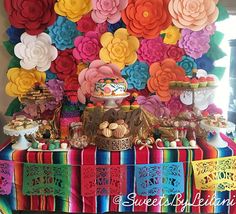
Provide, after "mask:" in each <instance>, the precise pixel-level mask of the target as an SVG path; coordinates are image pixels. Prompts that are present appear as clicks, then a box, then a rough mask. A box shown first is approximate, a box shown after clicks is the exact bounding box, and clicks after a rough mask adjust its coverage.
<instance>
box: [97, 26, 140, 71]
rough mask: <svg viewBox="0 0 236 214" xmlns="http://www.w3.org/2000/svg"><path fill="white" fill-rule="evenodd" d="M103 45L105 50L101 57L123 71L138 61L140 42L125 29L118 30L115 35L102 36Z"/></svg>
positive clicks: (102, 50) (108, 33)
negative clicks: (126, 66)
mask: <svg viewBox="0 0 236 214" xmlns="http://www.w3.org/2000/svg"><path fill="white" fill-rule="evenodd" d="M101 44H102V46H103V48H102V49H101V50H100V53H99V56H100V58H101V59H102V60H103V61H104V62H106V63H113V64H116V65H117V66H118V67H119V68H120V69H122V68H124V67H125V65H130V64H133V63H134V62H135V61H136V60H137V53H136V51H137V50H138V48H139V40H138V39H137V38H136V37H135V36H130V35H129V33H128V31H127V29H125V28H120V29H118V30H117V31H116V32H115V33H114V35H113V34H112V33H110V32H106V33H104V34H103V35H102V36H101Z"/></svg>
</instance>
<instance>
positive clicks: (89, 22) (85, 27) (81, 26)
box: [76, 13, 97, 33]
mask: <svg viewBox="0 0 236 214" xmlns="http://www.w3.org/2000/svg"><path fill="white" fill-rule="evenodd" d="M76 24H77V29H78V30H79V31H80V32H84V33H86V32H89V31H94V30H95V28H96V26H97V24H96V23H95V22H94V21H93V19H92V18H91V13H89V14H86V15H84V16H83V17H82V18H81V19H80V20H79V21H78V22H77V23H76Z"/></svg>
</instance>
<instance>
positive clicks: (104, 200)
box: [0, 136, 236, 214]
mask: <svg viewBox="0 0 236 214" xmlns="http://www.w3.org/2000/svg"><path fill="white" fill-rule="evenodd" d="M224 138H225V140H226V141H227V142H228V143H229V148H223V149H215V148H213V147H211V146H209V145H208V144H206V142H205V141H203V140H199V143H198V144H199V145H200V147H201V149H195V150H194V149H193V150H159V149H156V148H154V149H147V148H144V149H143V150H139V148H138V147H134V148H133V149H130V150H127V151H121V152H107V151H102V150H97V149H96V148H95V147H88V148H86V149H84V150H76V149H71V150H70V151H69V152H68V153H66V152H27V151H13V150H12V149H11V145H9V146H8V147H6V148H5V149H4V150H3V151H1V152H0V159H1V160H13V161H14V163H15V164H14V167H15V170H14V185H13V188H12V192H11V194H10V195H9V196H1V199H2V200H1V201H0V203H4V202H3V201H5V202H6V203H5V204H4V206H3V205H2V207H6V206H7V205H8V207H9V206H10V207H11V209H12V210H32V211H44V210H46V211H63V212H75V213H81V212H87V213H98V212H108V211H110V212H139V211H142V212H167V213H172V212H190V213H200V212H205V213H209V212H211V213H216V212H220V213H236V206H232V207H227V206H219V207H214V206H207V207H199V206H186V207H183V205H178V206H171V205H169V206H161V205H160V204H157V205H155V206H147V205H146V204H145V203H142V202H143V201H144V200H145V199H146V200H152V201H154V200H158V199H160V196H152V197H148V196H138V195H137V196H136V198H135V200H136V201H135V202H136V203H139V204H138V205H136V206H135V205H133V204H132V203H131V201H129V200H128V194H129V193H136V186H135V176H134V175H135V164H147V163H167V162H183V163H184V173H185V174H184V177H185V192H184V193H182V194H181V196H182V199H183V200H184V201H188V202H192V203H193V202H195V204H197V203H198V202H199V200H200V197H197V195H198V194H201V198H203V199H207V197H209V195H210V196H212V195H213V194H214V192H210V191H199V190H197V189H196V188H195V184H194V177H193V170H192V165H191V161H192V160H202V159H209V158H217V157H225V156H232V155H235V153H236V144H234V143H233V142H232V141H231V140H230V139H228V138H226V137H225V136H224ZM21 162H29V163H47V164H70V165H72V176H71V189H70V192H71V194H70V196H69V197H58V196H55V197H53V196H24V195H23V194H22V182H23V181H22V178H23V176H22V175H23V164H22V163H21ZM95 164H97V165H109V164H111V165H112V164H113V165H121V164H125V165H127V195H125V196H121V197H120V198H118V199H119V202H120V203H119V204H117V203H114V200H117V197H115V196H92V197H83V196H82V195H81V185H83V184H81V178H80V165H95ZM234 194H236V191H232V192H221V193H219V192H217V193H216V195H217V197H219V198H226V199H227V198H230V197H233V196H234ZM173 197H174V196H165V200H169V201H173V202H176V199H174V198H173ZM124 202H126V203H128V202H129V203H128V206H127V205H126V206H123V205H122V203H124ZM0 209H1V204H0ZM5 209H6V208H5ZM4 214H5V213H4ZM6 214H8V213H6Z"/></svg>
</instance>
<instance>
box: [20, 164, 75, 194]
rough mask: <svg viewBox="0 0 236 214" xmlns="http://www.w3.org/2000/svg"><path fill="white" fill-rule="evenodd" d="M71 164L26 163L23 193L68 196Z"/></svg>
mask: <svg viewBox="0 0 236 214" xmlns="http://www.w3.org/2000/svg"><path fill="white" fill-rule="evenodd" d="M70 178H71V166H68V165H64V164H53V165H50V164H32V163H24V177H23V194H24V195H47V196H48V195H53V196H62V197H65V196H68V195H69V194H70Z"/></svg>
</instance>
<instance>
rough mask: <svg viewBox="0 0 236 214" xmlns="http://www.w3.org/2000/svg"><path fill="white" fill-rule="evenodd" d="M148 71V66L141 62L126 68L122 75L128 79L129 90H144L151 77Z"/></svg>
mask: <svg viewBox="0 0 236 214" xmlns="http://www.w3.org/2000/svg"><path fill="white" fill-rule="evenodd" d="M148 70H149V67H148V65H147V64H146V63H143V62H139V61H136V62H135V63H134V64H132V65H130V66H128V67H126V68H124V69H123V70H122V72H121V75H122V76H123V77H124V78H125V79H126V81H127V83H128V89H133V88H136V89H138V90H141V89H144V88H145V87H146V84H147V81H148V79H149V77H150V75H149V71H148Z"/></svg>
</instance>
